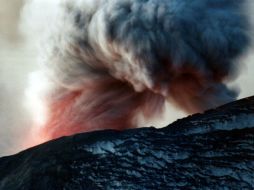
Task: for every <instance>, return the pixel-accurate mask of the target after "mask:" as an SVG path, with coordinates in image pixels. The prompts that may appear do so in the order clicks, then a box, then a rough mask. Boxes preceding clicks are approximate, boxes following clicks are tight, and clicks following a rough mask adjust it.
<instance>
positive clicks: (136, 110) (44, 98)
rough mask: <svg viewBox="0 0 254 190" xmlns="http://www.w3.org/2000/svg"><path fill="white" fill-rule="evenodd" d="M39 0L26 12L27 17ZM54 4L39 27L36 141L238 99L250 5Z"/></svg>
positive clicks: (222, 1) (165, 0)
mask: <svg viewBox="0 0 254 190" xmlns="http://www.w3.org/2000/svg"><path fill="white" fill-rule="evenodd" d="M38 2H39V0H37V1H36V0H34V1H30V3H29V4H28V5H27V6H26V7H25V8H24V13H26V14H25V16H24V18H25V19H26V20H29V19H31V18H33V19H34V17H33V15H31V14H30V13H33V10H36V11H38V8H37V9H36V8H34V7H36V6H38ZM45 2H46V1H44V4H45ZM52 2H53V1H51V3H50V2H48V4H47V3H46V4H47V5H52V7H54V9H52V10H54V11H52V15H50V16H48V17H47V18H48V20H47V19H46V25H44V27H41V29H40V30H38V28H37V30H36V32H38V31H39V32H41V31H43V32H42V34H43V40H42V42H41V55H40V65H41V70H40V71H38V72H35V73H33V74H32V76H31V81H32V82H31V84H30V87H29V89H28V94H29V95H30V96H29V98H30V100H36V101H38V102H39V103H40V105H37V104H36V106H35V110H36V111H35V114H37V115H38V114H39V117H37V118H38V121H40V122H37V125H40V128H36V132H35V133H36V135H35V136H36V137H35V138H36V139H38V136H40V138H42V139H43V140H49V139H52V138H57V137H60V136H63V135H70V134H74V133H79V132H84V131H92V130H100V129H105V128H111V129H126V128H133V127H138V126H139V124H138V122H139V121H140V120H141V119H140V118H143V119H145V120H146V119H151V118H153V117H158V116H160V114H161V112H162V111H163V109H164V104H165V102H166V101H169V102H170V103H171V104H172V106H177V107H179V108H180V109H182V110H184V111H185V112H187V113H195V112H201V111H203V110H206V109H208V108H212V107H215V106H218V105H220V104H223V103H226V102H230V101H232V100H234V99H235V98H236V97H237V94H238V92H237V90H234V89H230V88H229V87H227V84H226V83H227V82H229V81H230V80H232V79H234V78H235V76H236V75H237V74H238V72H237V71H238V70H239V62H238V58H239V57H240V56H241V55H242V54H243V53H244V52H245V51H246V50H247V48H248V46H249V45H250V38H249V30H250V23H249V20H248V19H247V15H246V14H247V11H246V3H247V1H244V0H242V1H239V0H212V1H211V0H195V1H189V0H78V1H73V0H64V1H54V3H52ZM44 8H45V7H43V6H42V7H41V11H42V12H43V9H44ZM34 12H35V11H34ZM28 13H29V14H28ZM33 14H35V15H36V14H38V13H33ZM37 16H38V15H37ZM35 18H37V17H36V16H35ZM44 21H45V20H44ZM26 29H27V28H26ZM28 31H30V30H29V29H28ZM31 31H34V30H31ZM34 35H35V34H34ZM28 37H31V38H32V37H33V33H29V35H28ZM32 102H34V101H32ZM37 129H38V130H37Z"/></svg>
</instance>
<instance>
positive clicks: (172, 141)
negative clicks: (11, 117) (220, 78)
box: [0, 97, 254, 190]
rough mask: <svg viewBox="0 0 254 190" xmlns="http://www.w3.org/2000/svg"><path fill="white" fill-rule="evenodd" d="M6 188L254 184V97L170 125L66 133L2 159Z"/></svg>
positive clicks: (0, 185)
mask: <svg viewBox="0 0 254 190" xmlns="http://www.w3.org/2000/svg"><path fill="white" fill-rule="evenodd" d="M0 171H1V172H0V189H1V190H2V189H4V190H11V189H18V190H21V189H31V190H34V189H36V190H40V189H41V190H42V189H47V190H51V189H66V190H68V189H71V190H78V189H85V190H87V189H92V190H95V189H139V190H140V189H253V188H254V97H250V98H246V99H243V100H239V101H236V102H233V103H230V104H227V105H224V106H221V107H219V108H217V109H214V110H210V111H207V112H205V113H204V114H195V115H193V116H189V117H187V118H184V119H181V120H178V121H176V122H174V123H173V124H171V125H169V126H167V127H165V128H162V129H155V128H140V129H132V130H126V131H122V132H119V131H113V130H106V131H98V132H91V133H84V134H77V135H74V136H70V137H63V138H60V139H57V140H54V141H51V142H47V143H45V144H42V145H39V146H37V147H34V148H31V149H28V150H26V151H23V152H21V153H19V154H17V155H14V156H9V157H4V158H1V159H0Z"/></svg>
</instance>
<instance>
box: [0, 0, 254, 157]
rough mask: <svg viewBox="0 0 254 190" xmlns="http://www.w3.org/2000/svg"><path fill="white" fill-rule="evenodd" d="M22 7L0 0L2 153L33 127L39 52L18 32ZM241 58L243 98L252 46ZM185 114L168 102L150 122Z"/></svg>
mask: <svg viewBox="0 0 254 190" xmlns="http://www.w3.org/2000/svg"><path fill="white" fill-rule="evenodd" d="M21 7H22V0H0V87H1V91H0V156H4V155H9V154H13V153H16V152H17V151H19V150H20V149H21V146H20V143H21V142H22V140H23V139H24V138H26V131H28V130H30V128H31V127H32V118H31V117H32V116H31V114H30V113H29V111H28V109H27V107H26V104H25V93H24V92H25V89H26V87H27V81H28V74H29V73H31V72H32V71H34V70H35V69H36V68H37V65H36V61H37V60H36V55H37V52H36V50H35V49H34V48H33V47H32V46H30V45H28V44H27V43H26V42H25V40H24V39H23V38H22V35H21V33H20V32H19V19H20V10H21ZM44 14H46V10H45V12H44ZM240 61H241V62H243V63H245V66H244V67H243V68H242V71H241V75H240V76H239V77H238V79H237V80H236V81H235V82H234V83H232V86H238V87H239V88H240V89H241V93H240V96H239V98H243V97H248V96H251V95H254V85H253V81H254V63H253V61H254V51H253V49H250V50H249V52H248V53H247V54H246V55H244V56H243V58H241V60H240ZM183 116H185V114H184V113H182V112H181V111H179V110H177V109H175V108H173V107H172V106H170V105H168V106H167V108H166V112H165V115H164V119H163V120H160V121H152V122H150V123H149V125H156V126H160V127H162V126H165V125H167V124H169V123H170V122H172V121H174V120H176V119H179V118H181V117H183Z"/></svg>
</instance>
